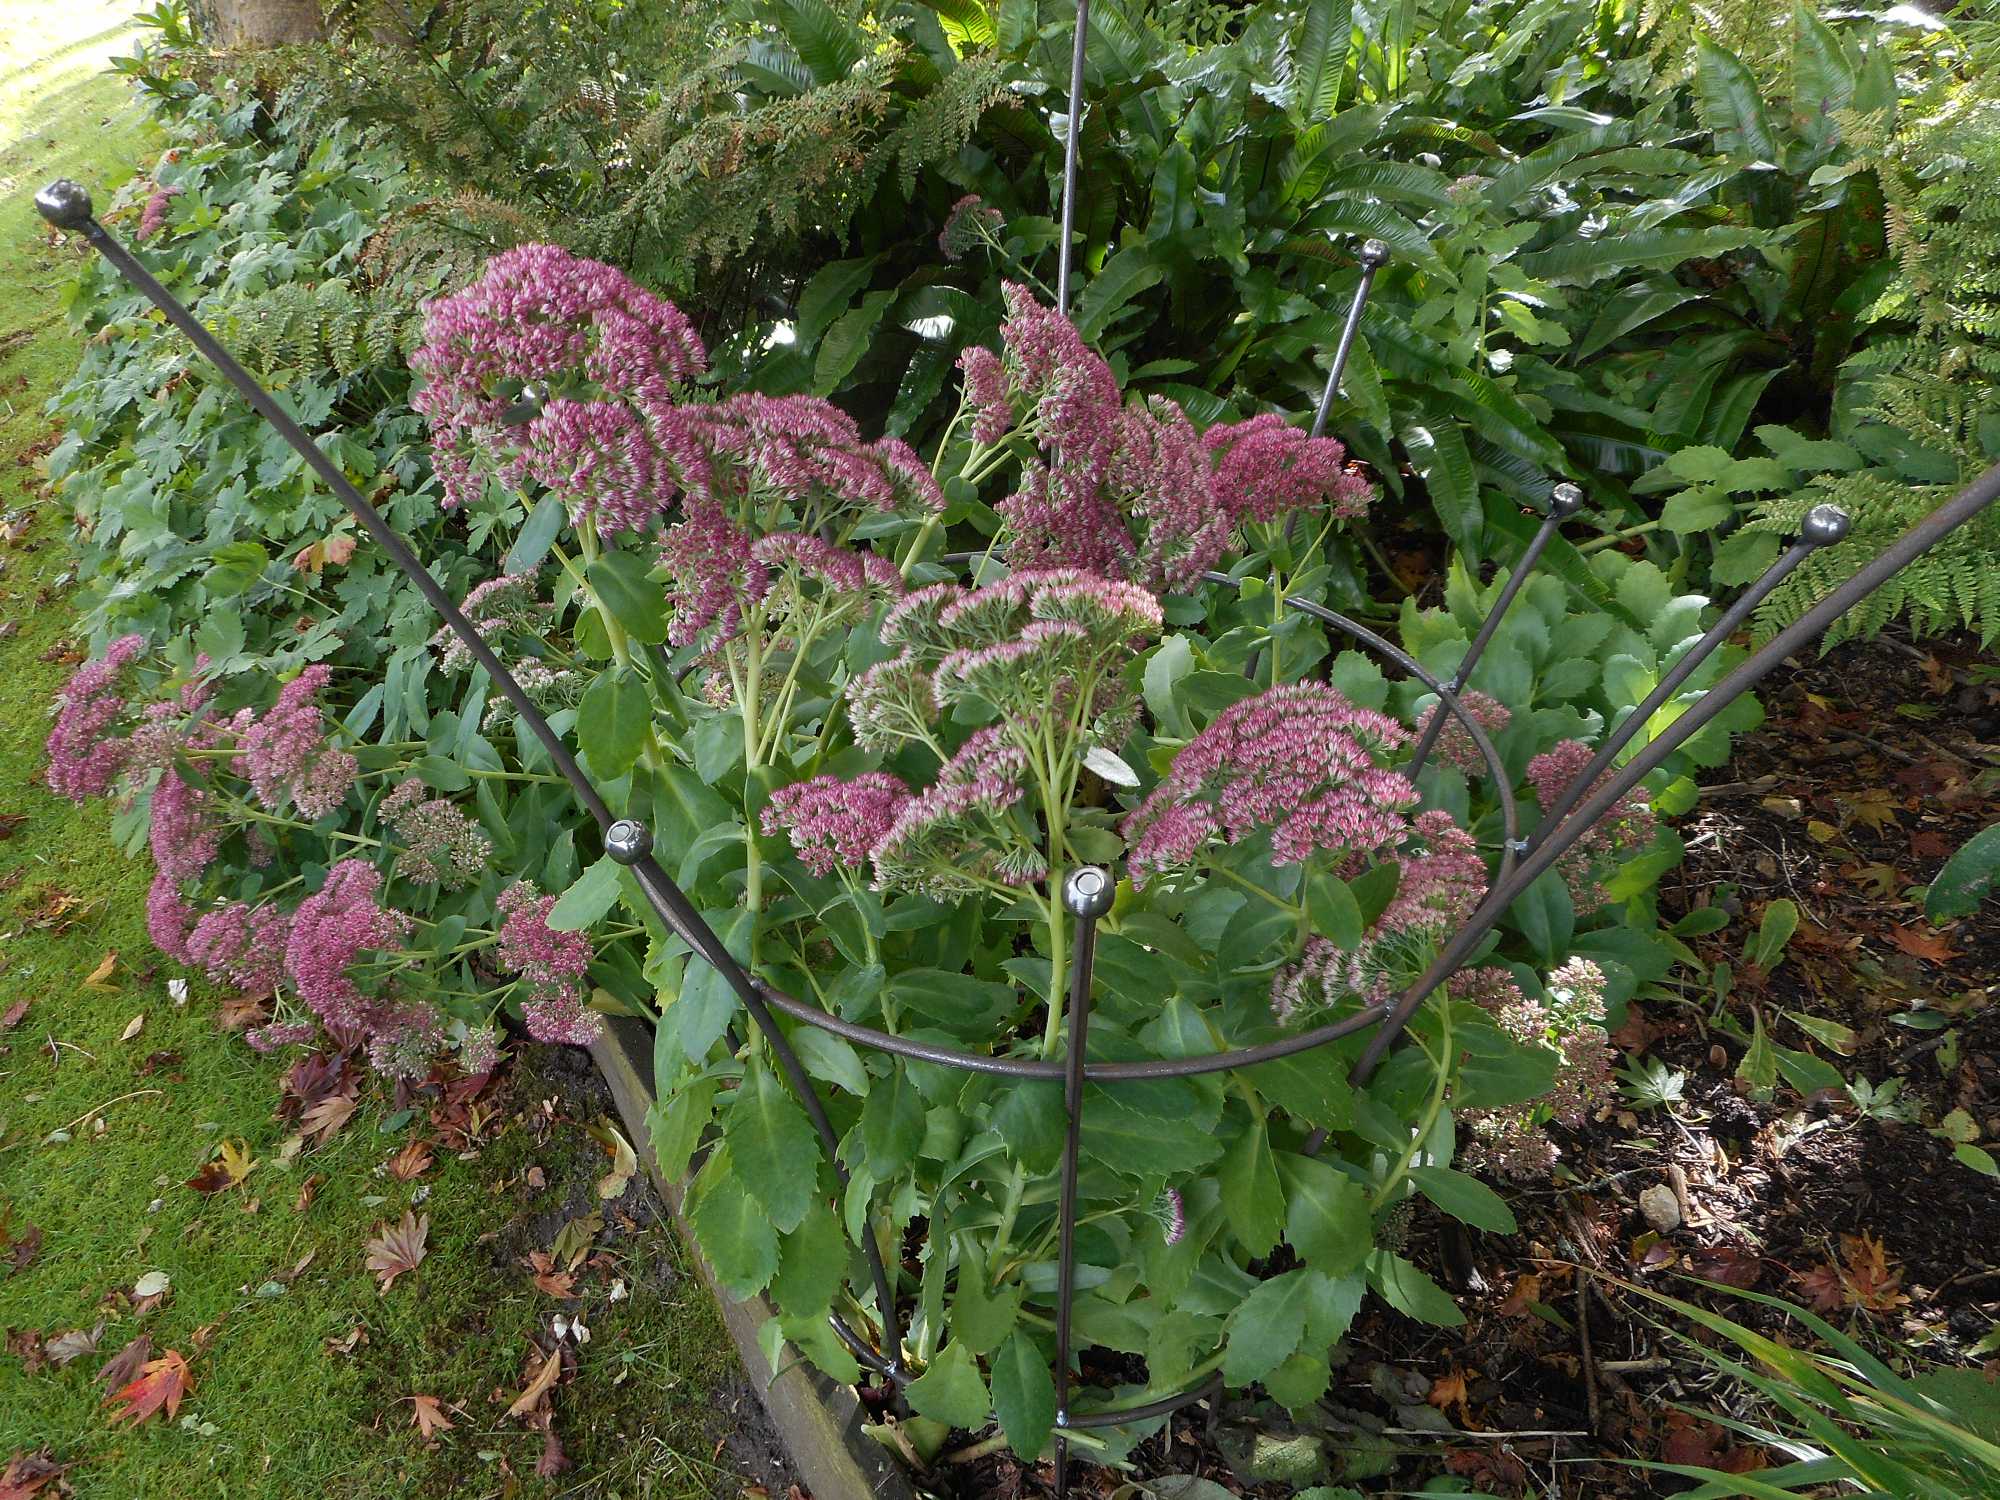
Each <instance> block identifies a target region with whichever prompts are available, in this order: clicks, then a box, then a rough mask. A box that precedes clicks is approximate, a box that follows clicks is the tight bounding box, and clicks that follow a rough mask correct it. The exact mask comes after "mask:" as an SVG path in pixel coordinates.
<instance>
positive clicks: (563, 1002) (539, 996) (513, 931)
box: [496, 880, 603, 1047]
mask: <svg viewBox="0 0 2000 1500" xmlns="http://www.w3.org/2000/svg"><path fill="white" fill-rule="evenodd" d="M555 904H556V898H555V897H554V896H544V895H542V894H541V893H540V892H538V891H537V890H536V889H535V888H534V887H533V886H532V885H530V884H528V882H527V881H525V880H524V881H520V882H518V883H516V884H514V885H512V886H510V887H508V889H507V890H506V891H504V892H503V893H502V894H501V896H500V899H499V901H498V902H497V903H496V905H497V906H498V907H499V909H500V912H501V913H502V915H503V916H504V917H505V918H506V920H505V922H504V923H503V924H502V925H501V928H500V942H499V959H500V962H501V964H502V965H503V966H504V967H506V968H509V969H513V970H514V971H516V972H517V973H519V974H520V976H521V978H522V980H523V982H525V983H526V984H527V986H528V998H527V999H526V1000H525V1001H524V1002H523V1003H522V1005H521V1019H522V1020H523V1021H524V1022H525V1023H526V1024H527V1028H528V1035H530V1036H532V1037H533V1038H534V1039H535V1040H536V1041H538V1042H566V1043H570V1044H573V1045H575V1046H578V1047H587V1046H589V1045H590V1044H591V1043H592V1042H594V1041H596V1040H597V1038H598V1035H599V1033H600V1032H601V1031H602V1029H603V1028H602V1027H601V1026H600V1024H599V1022H598V1019H597V1017H596V1016H595V1015H594V1014H592V1013H591V1012H590V1011H589V1010H587V1009H585V1008H584V995H583V979H584V975H585V974H586V973H587V972H588V970H589V968H590V957H591V949H590V938H589V936H588V935H587V934H584V933H581V932H560V931H558V930H556V929H555V928H552V927H550V926H549V913H550V912H551V911H553V910H554V909H555Z"/></svg>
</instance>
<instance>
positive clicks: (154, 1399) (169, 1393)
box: [104, 1349, 194, 1427]
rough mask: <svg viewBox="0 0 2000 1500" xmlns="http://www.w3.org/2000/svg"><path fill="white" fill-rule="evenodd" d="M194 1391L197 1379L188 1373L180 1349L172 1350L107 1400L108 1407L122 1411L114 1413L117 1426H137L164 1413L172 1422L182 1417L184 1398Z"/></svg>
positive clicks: (150, 1362)
mask: <svg viewBox="0 0 2000 1500" xmlns="http://www.w3.org/2000/svg"><path fill="white" fill-rule="evenodd" d="M193 1389H194V1377H193V1376H192V1375H190V1374H189V1373H188V1367H187V1361H186V1360H184V1359H182V1358H181V1355H180V1351H179V1350H178V1349H169V1350H168V1351H167V1352H166V1353H165V1354H162V1355H161V1356H160V1357H159V1358H158V1359H154V1360H148V1361H147V1362H146V1363H145V1364H144V1365H143V1366H141V1368H140V1371H139V1374H138V1375H137V1376H136V1377H135V1378H134V1379H133V1380H131V1381H130V1382H128V1383H127V1384H126V1385H124V1386H121V1387H120V1388H119V1389H118V1391H117V1392H116V1393H114V1394H113V1395H110V1396H107V1397H105V1398H104V1404H105V1405H107V1406H115V1407H118V1408H119V1409H118V1410H116V1411H114V1412H112V1413H111V1425H112V1426H114V1427H115V1426H117V1425H118V1424H119V1423H120V1422H131V1423H132V1424H133V1425H134V1426H137V1425H138V1424H139V1423H141V1422H143V1421H145V1420H146V1419H147V1418H149V1417H151V1416H153V1415H155V1414H156V1413H158V1412H161V1411H164V1412H165V1413H166V1414H167V1420H168V1421H172V1420H173V1419H174V1418H175V1417H177V1416H179V1415H180V1409H181V1397H183V1396H185V1395H186V1394H187V1393H188V1392H189V1391H191V1390H193Z"/></svg>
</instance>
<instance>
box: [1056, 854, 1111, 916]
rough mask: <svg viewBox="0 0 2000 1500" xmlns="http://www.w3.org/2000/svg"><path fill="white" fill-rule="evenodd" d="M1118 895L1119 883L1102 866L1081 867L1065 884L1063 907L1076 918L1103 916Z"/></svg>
mask: <svg viewBox="0 0 2000 1500" xmlns="http://www.w3.org/2000/svg"><path fill="white" fill-rule="evenodd" d="M1117 895H1118V885H1117V882H1116V881H1114V880H1113V879H1112V878H1111V872H1110V871H1109V870H1106V869H1105V868H1103V866H1101V865H1079V866H1078V867H1077V868H1076V869H1074V870H1072V871H1070V876H1069V879H1067V880H1065V881H1064V882H1063V891H1062V896H1063V907H1064V909H1065V910H1067V911H1068V912H1069V913H1070V915H1071V916H1075V917H1093V918H1094V917H1101V916H1103V915H1104V914H1105V913H1106V912H1108V911H1110V910H1111V903H1112V902H1113V901H1114V900H1115V899H1116V898H1117Z"/></svg>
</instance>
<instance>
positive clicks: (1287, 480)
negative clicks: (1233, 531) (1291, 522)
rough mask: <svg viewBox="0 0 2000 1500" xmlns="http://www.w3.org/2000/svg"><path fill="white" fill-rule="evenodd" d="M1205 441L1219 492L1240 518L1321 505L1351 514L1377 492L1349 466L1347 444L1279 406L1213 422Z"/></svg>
mask: <svg viewBox="0 0 2000 1500" xmlns="http://www.w3.org/2000/svg"><path fill="white" fill-rule="evenodd" d="M1203 441H1204V442H1205V443H1206V444H1207V447H1208V451H1209V452H1210V453H1212V454H1214V455H1215V493H1216V495H1217V497H1218V498H1219V499H1220V500H1221V502H1222V503H1223V504H1224V505H1225V506H1227V507H1228V509H1229V511H1230V513H1231V516H1232V518H1233V519H1234V520H1235V521H1237V522H1242V521H1266V522H1268V521H1275V520H1277V519H1278V518H1279V517H1280V516H1284V515H1288V514H1290V513H1291V512H1293V511H1297V510H1320V509H1325V510H1326V511H1327V512H1329V513H1330V514H1331V515H1333V516H1334V517H1335V518H1336V519H1340V520H1351V519H1353V518H1354V517H1356V516H1359V515H1361V514H1362V513H1363V512H1364V511H1366V510H1367V509H1368V502H1369V501H1370V500H1371V499H1373V498H1374V491H1373V490H1372V489H1371V488H1370V486H1369V484H1368V481H1367V480H1365V479H1363V478H1362V477H1361V475H1359V474H1357V473H1356V472H1354V470H1352V469H1350V468H1348V467H1347V450H1346V449H1345V448H1343V447H1341V445H1340V444H1339V443H1338V442H1336V441H1334V440H1333V439H1332V438H1323V437H1321V438H1316V437H1312V436H1309V435H1308V434H1306V433H1304V432H1301V431H1300V430H1299V429H1298V428H1296V427H1294V426H1292V425H1291V424H1290V423H1288V422H1287V421H1286V420H1285V419H1284V418H1283V417H1282V416H1280V415H1279V414H1278V413H1276V412H1265V413H1264V414H1263V415H1261V416H1256V417H1252V418H1250V420H1249V421H1247V422H1231V423H1228V424H1227V425H1225V426H1221V427H1211V428H1209V430H1208V432H1207V435H1206V436H1205V437H1204V438H1203Z"/></svg>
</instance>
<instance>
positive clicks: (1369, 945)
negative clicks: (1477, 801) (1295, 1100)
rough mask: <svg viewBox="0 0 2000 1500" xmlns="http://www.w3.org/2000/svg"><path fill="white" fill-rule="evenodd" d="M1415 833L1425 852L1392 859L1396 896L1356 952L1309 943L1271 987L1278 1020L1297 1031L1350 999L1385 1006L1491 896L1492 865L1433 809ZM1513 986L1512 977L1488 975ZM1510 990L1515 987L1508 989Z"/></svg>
mask: <svg viewBox="0 0 2000 1500" xmlns="http://www.w3.org/2000/svg"><path fill="white" fill-rule="evenodd" d="M1410 832H1411V834H1412V835H1414V837H1415V838H1416V839H1418V840H1420V841H1421V845H1422V846H1421V847H1419V848H1416V849H1406V850H1403V851H1401V852H1399V853H1397V854H1395V855H1394V856H1392V857H1393V858H1394V859H1395V860H1396V862H1397V864H1398V865H1399V866H1400V867H1401V868H1400V871H1399V879H1398V881H1397V885H1396V894H1395V896H1394V897H1393V898H1391V900H1390V902H1389V904H1388V906H1387V907H1385V908H1384V909H1383V911H1382V914H1381V915H1380V916H1379V917H1377V918H1376V919H1375V921H1374V922H1373V923H1372V924H1371V925H1370V926H1369V928H1368V931H1367V932H1366V933H1365V934H1363V936H1362V939H1361V942H1360V944H1359V945H1358V946H1357V947H1355V948H1354V949H1352V950H1351V951H1350V950H1348V949H1344V948H1338V947H1336V946H1334V944H1332V943H1331V942H1328V941H1327V940H1326V939H1324V938H1309V939H1307V941H1306V948H1305V953H1304V956H1303V957H1302V958H1301V959H1300V960H1299V962H1297V963H1295V964H1291V965H1288V966H1287V967H1285V968H1284V969H1281V970H1280V971H1279V972H1278V975H1277V977H1276V978H1275V979H1274V980H1273V981H1272V983H1271V1013H1272V1014H1273V1015H1274V1016H1276V1017H1277V1019H1278V1021H1279V1022H1280V1024H1290V1023H1291V1022H1292V1021H1294V1020H1297V1019H1299V1018H1300V1017H1302V1016H1305V1015H1307V1014H1309V1013H1312V1012H1316V1011H1319V1010H1323V1009H1328V1008H1331V1007H1334V1006H1337V1005H1339V1004H1340V1003H1341V1002H1343V1001H1345V1000H1349V999H1354V1000H1359V1001H1360V1002H1361V1003H1363V1004H1367V1005H1379V1004H1381V1003H1382V1002H1384V1001H1386V1000H1388V999H1389V998H1390V997H1391V996H1392V995H1394V994H1395V993H1396V992H1397V991H1398V990H1399V989H1401V988H1402V987H1403V985H1405V984H1406V983H1408V982H1409V981H1410V980H1412V979H1414V978H1415V977H1416V975H1417V973H1418V972H1419V971H1420V970H1421V969H1422V968H1423V967H1424V966H1425V965H1426V964H1428V963H1429V962H1430V960H1431V957H1432V955H1433V954H1434V952H1435V951H1436V946H1437V944H1438V942H1439V941H1440V940H1441V939H1442V938H1444V937H1445V936H1446V935H1447V934H1448V933H1449V932H1451V931H1452V930H1453V929H1455V928H1456V927H1457V926H1458V925H1459V924H1460V923H1462V922H1463V921H1464V920H1465V919H1466V918H1467V917H1469V916H1471V915H1472V911H1473V908H1474V907H1476V906H1478V904H1479V901H1480V898H1481V897H1483V896H1484V895H1485V894H1486V864H1485V861H1483V860H1482V859H1480V857H1479V849H1478V846H1477V845H1476V844H1475V843H1474V842H1473V838H1472V835H1471V834H1469V833H1467V832H1466V831H1465V830H1464V829H1462V828H1460V827H1459V826H1458V825H1457V824H1455V823H1454V822H1452V819H1451V814H1449V813H1447V812H1444V811H1442V810H1440V809H1437V808H1433V809H1431V810H1430V811H1428V812H1423V813H1419V814H1418V815H1417V818H1416V820H1415V822H1414V823H1412V824H1411V826H1410ZM1482 972H1488V973H1492V974H1497V975H1499V976H1500V978H1501V979H1502V980H1506V979H1507V974H1506V971H1505V970H1503V969H1496V970H1490V971H1482ZM1508 987H1509V988H1510V989H1511V988H1512V985H1511V981H1509V983H1508Z"/></svg>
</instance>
